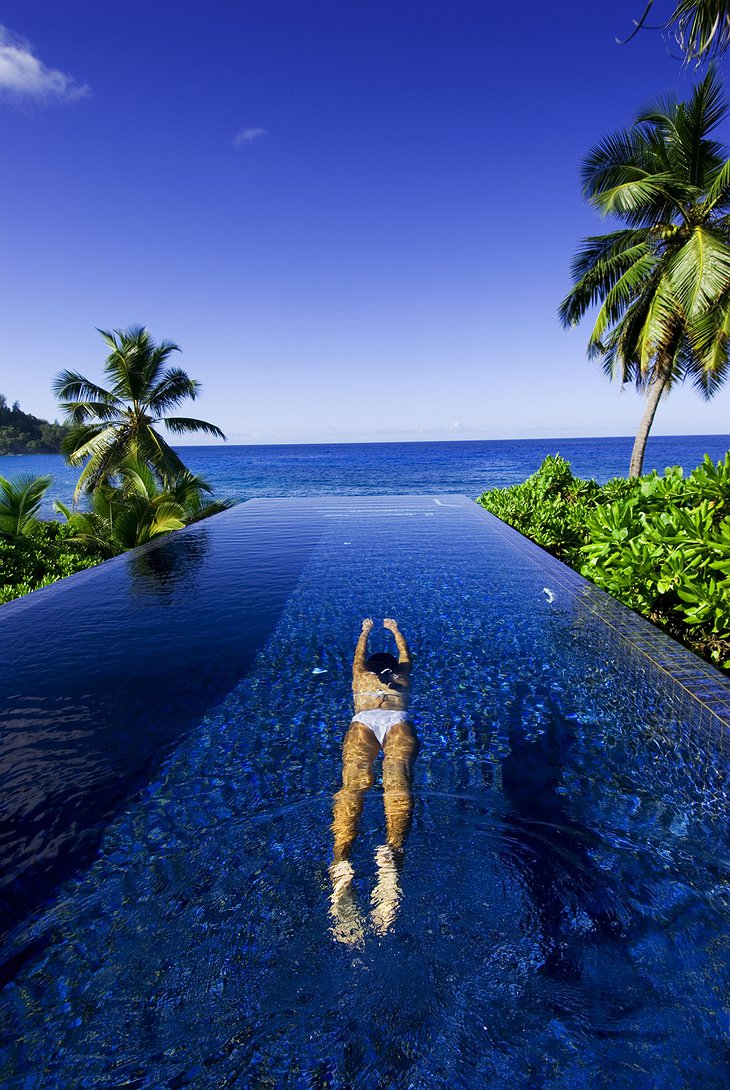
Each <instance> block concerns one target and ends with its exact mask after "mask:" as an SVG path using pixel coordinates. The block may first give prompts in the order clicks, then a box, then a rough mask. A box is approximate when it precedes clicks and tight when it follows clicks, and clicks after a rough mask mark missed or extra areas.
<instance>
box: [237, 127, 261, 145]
mask: <svg viewBox="0 0 730 1090" xmlns="http://www.w3.org/2000/svg"><path fill="white" fill-rule="evenodd" d="M259 136H266V129H241V130H240V131H239V132H237V133H236V135H235V136H234V137H233V146H234V148H242V147H243V145H244V144H252V143H253V142H254V140H258V138H259Z"/></svg>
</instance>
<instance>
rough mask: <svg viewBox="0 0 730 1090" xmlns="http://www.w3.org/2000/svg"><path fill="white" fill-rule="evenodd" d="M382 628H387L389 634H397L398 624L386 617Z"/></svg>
mask: <svg viewBox="0 0 730 1090" xmlns="http://www.w3.org/2000/svg"><path fill="white" fill-rule="evenodd" d="M383 628H387V629H388V631H389V632H397V631H398V622H397V621H394V620H393V618H392V617H386V618H385V620H384V621H383Z"/></svg>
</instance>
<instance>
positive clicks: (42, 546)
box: [0, 522, 102, 602]
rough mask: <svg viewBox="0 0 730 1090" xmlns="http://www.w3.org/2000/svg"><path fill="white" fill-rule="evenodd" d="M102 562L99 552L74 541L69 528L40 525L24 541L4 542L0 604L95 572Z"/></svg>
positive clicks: (0, 553)
mask: <svg viewBox="0 0 730 1090" xmlns="http://www.w3.org/2000/svg"><path fill="white" fill-rule="evenodd" d="M101 559H102V556H101V555H100V554H99V553H98V552H93V551H91V550H89V549H87V548H84V547H83V546H80V545H79V544H78V543H77V542H74V541H72V540H71V531H70V530H69V529H68V527H67V526H65V525H63V524H61V523H60V522H37V523H36V524H35V525H34V526H33V527H32V529H30V530H29V532H28V533H27V534H25V535H23V536H21V537H17V538H13V539H9V538H0V602H9V601H10V600H11V599H12V598H20V597H21V595H23V594H28V593H29V591H31V590H37V589H38V588H39V587H45V586H47V584H48V583H54V582H55V581H56V580H57V579H63V577H64V576H66V575H72V574H73V572H76V571H81V570H82V569H83V568H91V567H93V566H94V564H98V563H99V561H100V560H101Z"/></svg>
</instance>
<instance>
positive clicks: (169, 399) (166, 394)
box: [147, 367, 201, 416]
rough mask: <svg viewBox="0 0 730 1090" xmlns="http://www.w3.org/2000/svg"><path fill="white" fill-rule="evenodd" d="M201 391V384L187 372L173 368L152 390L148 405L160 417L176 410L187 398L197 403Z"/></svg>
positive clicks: (166, 372)
mask: <svg viewBox="0 0 730 1090" xmlns="http://www.w3.org/2000/svg"><path fill="white" fill-rule="evenodd" d="M200 389H201V387H200V383H199V382H196V380H195V379H192V378H190V375H188V374H187V372H186V371H183V370H182V369H181V368H179V367H171V368H169V369H168V370H167V371H165V373H164V374H163V376H162V379H161V381H160V382H158V383H157V385H156V386H154V387H152V388H151V389H150V392H149V394H148V397H147V404H148V405H149V406H150V409H151V410H152V411H153V412H154V413H155V415H157V416H160V415H162V414H164V413H166V412H168V411H169V410H170V409H174V408H175V406H176V405H179V404H180V402H181V401H184V400H185V399H186V398H190V400H191V401H195V399H196V398H197V397H198V395H199V393H200Z"/></svg>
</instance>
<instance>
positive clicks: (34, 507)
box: [0, 474, 51, 539]
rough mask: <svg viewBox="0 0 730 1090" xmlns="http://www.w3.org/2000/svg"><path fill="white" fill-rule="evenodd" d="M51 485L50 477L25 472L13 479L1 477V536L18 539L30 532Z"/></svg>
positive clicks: (35, 523)
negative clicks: (35, 475)
mask: <svg viewBox="0 0 730 1090" xmlns="http://www.w3.org/2000/svg"><path fill="white" fill-rule="evenodd" d="M50 485H51V478H50V477H33V476H31V475H30V474H24V475H23V476H21V477H18V478H17V479H15V480H13V481H10V480H8V479H7V478H6V477H0V536H2V537H5V538H11V539H17V538H19V537H21V536H22V535H24V534H28V533H30V531H31V530H32V529H33V528H34V527H35V526H36V525H37V519H36V515H37V514H38V511H39V509H40V506H41V503H42V502H43V497H44V496H45V494H46V492H47V491H48V489H49V488H50Z"/></svg>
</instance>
